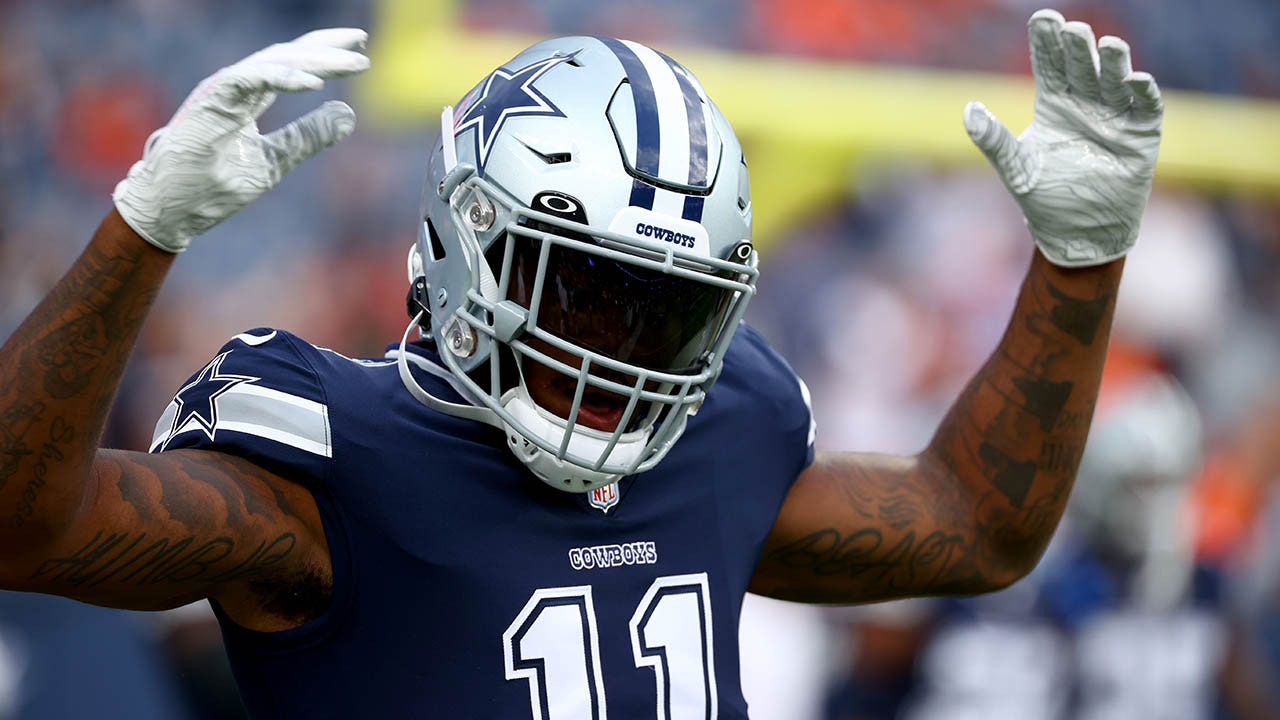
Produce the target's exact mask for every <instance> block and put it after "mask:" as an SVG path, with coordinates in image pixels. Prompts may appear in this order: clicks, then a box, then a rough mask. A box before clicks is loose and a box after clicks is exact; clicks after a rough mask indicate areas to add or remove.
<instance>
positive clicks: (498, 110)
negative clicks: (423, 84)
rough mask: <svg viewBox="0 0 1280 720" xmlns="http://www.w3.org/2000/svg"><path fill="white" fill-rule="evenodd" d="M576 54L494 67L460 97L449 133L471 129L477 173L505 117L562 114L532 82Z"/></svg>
mask: <svg viewBox="0 0 1280 720" xmlns="http://www.w3.org/2000/svg"><path fill="white" fill-rule="evenodd" d="M577 54H578V53H577V52H573V53H570V54H568V55H557V56H554V57H549V58H546V59H545V60H538V61H537V62H534V63H531V64H529V65H526V66H524V67H522V68H520V69H519V70H512V71H510V72H508V71H506V70H503V69H502V68H498V69H497V70H495V71H493V74H492V75H490V76H489V77H487V78H485V81H484V82H483V83H481V84H480V86H479V87H478V88H477V89H476V90H473V91H472V92H471V94H470V95H468V96H467V97H466V98H463V101H462V103H461V105H462V106H464V107H465V109H464V110H463V111H462V114H461V115H460V116H459V117H458V119H457V120H456V121H455V122H454V126H453V134H454V136H455V137H456V136H458V135H460V134H462V133H463V132H465V131H466V130H468V129H471V130H473V131H474V132H473V133H472V134H473V137H474V138H475V148H476V162H477V163H478V164H479V167H478V168H477V172H478V173H480V175H481V176H483V175H484V166H485V164H486V163H487V162H489V153H490V152H492V150H493V141H494V140H495V139H497V137H498V133H499V132H500V131H501V130H502V126H503V125H504V124H506V122H507V120H509V119H511V118H513V117H521V116H529V115H546V116H549V117H564V116H565V115H564V113H563V112H561V111H560V108H558V107H556V106H555V104H554V103H552V102H551V100H550V99H548V98H547V96H546V95H543V94H542V92H540V91H539V90H538V88H536V87H534V86H533V84H534V83H535V82H537V80H538V78H540V77H542V76H543V75H545V74H546V73H547V71H548V70H550V69H551V68H553V67H555V66H556V65H559V64H560V63H562V62H565V61H566V60H571V59H572V58H573V56H574V55H577Z"/></svg>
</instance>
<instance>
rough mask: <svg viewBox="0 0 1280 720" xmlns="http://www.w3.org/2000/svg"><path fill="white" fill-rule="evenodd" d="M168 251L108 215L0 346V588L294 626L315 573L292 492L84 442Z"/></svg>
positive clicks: (322, 570)
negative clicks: (213, 611)
mask: <svg viewBox="0 0 1280 720" xmlns="http://www.w3.org/2000/svg"><path fill="white" fill-rule="evenodd" d="M173 258H174V256H173V255H172V254H169V253H165V252H161V251H160V250H157V249H156V248H153V247H151V246H150V245H148V244H147V243H145V242H144V241H143V240H142V238H140V237H139V236H138V235H137V234H136V233H134V231H133V230H131V229H130V228H129V226H127V225H126V224H125V223H124V222H123V221H122V220H121V218H120V217H119V215H117V214H116V213H114V212H113V213H111V215H109V216H108V217H107V218H106V220H104V221H103V223H102V226H101V227H100V228H99V229H98V232H97V233H96V234H95V235H94V238H93V240H92V241H91V242H90V244H89V246H88V248H86V249H85V251H84V254H83V255H82V256H81V257H80V258H79V260H77V261H76V263H75V264H74V265H73V266H72V268H71V270H70V271H69V272H68V273H67V275H66V276H65V277H63V278H62V280H61V281H60V282H59V283H58V285H57V286H56V287H55V288H54V290H53V292H51V293H50V294H49V296H48V297H47V298H45V300H44V301H43V302H42V303H41V304H40V305H39V306H38V307H37V308H36V310H35V311H34V312H32V314H31V315H30V316H29V317H28V318H27V319H26V321H25V322H23V324H22V325H21V326H20V327H19V328H18V330H17V331H16V332H15V333H14V334H13V336H12V337H10V338H9V339H8V340H7V341H6V342H5V344H4V347H3V348H0V417H3V422H2V423H0V586H3V587H4V588H6V589H10V590H27V591H36V592H44V593H52V594H58V595H66V596H68V597H73V598H77V599H80V600H85V601H87V602H93V603H97V604H103V605H111V606H116V607H125V608H134V609H160V608H166V607H173V606H175V605H179V604H182V603H185V602H189V601H191V600H195V599H198V598H201V597H207V596H215V597H218V599H220V600H221V601H223V603H224V605H225V606H226V607H227V610H228V612H230V613H231V614H232V616H233V617H236V618H237V620H241V621H242V622H243V624H246V625H249V626H251V627H258V628H259V629H265V628H268V627H275V626H279V625H281V624H285V625H287V624H290V623H294V624H296V622H297V621H298V620H300V619H302V618H303V617H305V616H306V615H307V614H308V613H312V612H315V610H316V608H317V606H318V607H320V608H322V607H323V600H324V598H323V594H324V592H325V588H327V587H328V585H327V583H328V574H329V566H328V554H327V547H326V546H325V543H324V535H323V531H322V528H321V526H320V521H319V517H318V514H317V511H316V507H315V501H314V500H313V499H312V498H311V496H310V495H309V494H308V493H307V492H306V491H305V490H303V489H302V488H301V487H299V486H297V485H294V484H293V483H289V482H287V481H285V480H283V479H282V478H280V477H278V476H275V475H272V474H271V473H268V472H266V471H264V470H262V469H260V468H258V467H255V466H254V465H252V464H250V463H248V462H246V461H243V460H240V459H238V458H233V457H229V456H225V455H220V454H215V453H209V452H199V451H178V452H171V453H163V454H160V455H147V454H145V453H131V452H121V451H106V450H98V440H99V437H100V436H101V433H102V427H103V424H104V422H105V419H106V414H107V410H108V408H109V407H110V404H111V399H112V396H113V395H114V393H115V388H116V386H117V384H118V383H119V380H120V375H121V373H122V372H123V369H124V365H125V361H126V360H127V359H128V357H129V353H130V350H131V348H132V347H133V344H134V341H135V339H136V338H137V335H138V331H139V328H140V327H141V325H142V321H143V318H144V317H145V316H146V313H147V311H148V309H149V308H150V306H151V303H152V301H153V300H154V298H155V294H156V291H157V290H158V289H159V287H160V283H161V281H162V280H163V278H164V276H165V273H166V272H167V270H168V268H169V266H170V264H171V263H172V261H173ZM286 598H293V600H286ZM299 603H301V605H300V604H299Z"/></svg>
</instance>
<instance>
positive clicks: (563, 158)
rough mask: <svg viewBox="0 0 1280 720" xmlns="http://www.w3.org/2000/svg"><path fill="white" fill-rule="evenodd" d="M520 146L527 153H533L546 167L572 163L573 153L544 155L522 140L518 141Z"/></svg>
mask: <svg viewBox="0 0 1280 720" xmlns="http://www.w3.org/2000/svg"><path fill="white" fill-rule="evenodd" d="M517 139H519V138H517ZM520 144H521V145H523V146H525V149H527V150H528V151H529V152H531V153H533V154H534V155H537V156H538V159H539V160H541V161H542V162H544V163H546V164H548V165H560V164H562V163H567V162H573V153H570V152H553V153H544V152H542V151H541V150H539V149H537V148H535V147H534V146H532V145H530V144H529V143H527V142H525V141H524V140H520Z"/></svg>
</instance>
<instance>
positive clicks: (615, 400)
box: [556, 378, 627, 432]
mask: <svg viewBox="0 0 1280 720" xmlns="http://www.w3.org/2000/svg"><path fill="white" fill-rule="evenodd" d="M577 385H578V383H577V381H576V380H574V379H572V378H565V379H564V380H563V381H559V382H557V383H556V391H557V394H558V395H560V398H561V399H562V403H561V404H562V405H563V407H562V408H558V410H559V411H560V412H557V413H556V414H557V415H560V416H561V417H564V418H566V419H567V418H568V415H569V410H570V409H571V408H572V407H573V396H574V393H575V392H576V391H577V389H578V388H577ZM626 408H627V399H626V398H625V397H623V396H622V395H619V394H617V393H613V392H609V391H608V390H601V389H599V388H594V387H590V386H588V387H587V388H586V389H585V390H584V391H583V393H582V404H581V405H579V406H578V423H579V424H581V425H585V426H587V427H589V428H591V429H592V430H602V431H604V432H613V431H614V430H616V429H617V427H618V423H619V422H621V421H622V413H623V411H625V410H626Z"/></svg>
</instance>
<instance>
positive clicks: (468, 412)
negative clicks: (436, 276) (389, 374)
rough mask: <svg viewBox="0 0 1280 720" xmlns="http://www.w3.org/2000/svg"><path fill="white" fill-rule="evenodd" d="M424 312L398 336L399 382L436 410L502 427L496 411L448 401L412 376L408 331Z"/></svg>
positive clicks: (418, 321) (416, 323)
mask: <svg viewBox="0 0 1280 720" xmlns="http://www.w3.org/2000/svg"><path fill="white" fill-rule="evenodd" d="M423 315H424V313H422V312H419V313H418V314H417V315H416V316H414V318H413V320H412V321H410V322H409V326H408V327H406V328H405V329H404V335H403V336H402V337H401V338H400V353H399V357H397V358H396V367H397V368H398V369H399V370H400V382H402V383H404V387H405V389H406V390H408V391H409V394H410V395H412V396H413V397H414V398H416V399H417V400H418V402H420V403H422V404H423V405H426V406H427V407H429V408H431V409H432V410H435V411H437V412H442V413H445V414H446V415H453V416H454V417H460V418H466V419H467V420H475V421H477V422H482V423H484V424H486V425H492V426H493V427H496V428H498V429H500V430H501V429H503V425H502V421H501V420H499V419H498V416H497V414H496V413H494V412H493V411H492V410H490V409H488V408H483V407H477V406H475V405H464V404H462V403H455V402H449V401H448V400H441V399H440V398H438V397H436V396H434V395H432V394H431V393H429V392H427V391H426V390H425V389H424V388H423V387H422V386H421V385H419V384H418V381H417V380H415V379H414V378H413V373H412V372H410V371H409V349H408V348H407V347H406V345H408V344H409V333H411V332H413V329H414V328H415V327H418V323H420V322H422V318H423Z"/></svg>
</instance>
